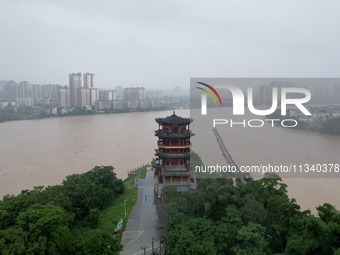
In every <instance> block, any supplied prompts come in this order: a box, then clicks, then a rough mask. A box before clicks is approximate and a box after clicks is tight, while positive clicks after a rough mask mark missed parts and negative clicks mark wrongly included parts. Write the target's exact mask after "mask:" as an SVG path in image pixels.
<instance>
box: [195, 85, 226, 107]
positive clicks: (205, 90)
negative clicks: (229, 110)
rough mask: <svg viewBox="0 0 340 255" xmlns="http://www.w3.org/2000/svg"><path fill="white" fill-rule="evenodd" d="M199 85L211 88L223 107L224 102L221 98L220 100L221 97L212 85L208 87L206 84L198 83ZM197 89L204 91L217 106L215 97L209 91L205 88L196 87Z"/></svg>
mask: <svg viewBox="0 0 340 255" xmlns="http://www.w3.org/2000/svg"><path fill="white" fill-rule="evenodd" d="M197 83H198V84H201V85H203V86H206V87H207V88H209V89H210V90H211V91H212V92H214V93H215V95H216V96H217V98H218V100H219V101H220V104H221V106H222V100H221V98H220V95H219V94H218V93H217V91H216V90H215V89H214V88H213V87H212V86H210V85H208V84H206V83H203V82H197ZM196 88H198V89H200V90H203V91H204V92H206V93H207V94H208V95H209V96H210V97H211V98H212V100H214V103H215V105H217V103H216V100H215V98H214V96H213V95H212V94H211V92H210V91H209V90H207V89H204V88H201V87H196Z"/></svg>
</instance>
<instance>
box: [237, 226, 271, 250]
mask: <svg viewBox="0 0 340 255" xmlns="http://www.w3.org/2000/svg"><path fill="white" fill-rule="evenodd" d="M236 238H237V240H238V244H237V245H236V246H234V247H232V248H231V250H232V251H233V252H234V253H235V254H237V255H243V254H244V255H248V254H254V255H255V254H256V255H262V254H263V255H265V254H267V252H266V248H267V246H268V242H267V241H266V238H265V228H264V227H262V226H261V225H259V224H256V223H253V222H249V223H248V225H247V226H243V227H242V228H241V229H240V230H238V231H237V237H236Z"/></svg>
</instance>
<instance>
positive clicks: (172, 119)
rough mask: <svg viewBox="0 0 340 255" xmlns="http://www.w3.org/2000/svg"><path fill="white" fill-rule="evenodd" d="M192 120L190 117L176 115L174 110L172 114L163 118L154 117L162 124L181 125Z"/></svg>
mask: <svg viewBox="0 0 340 255" xmlns="http://www.w3.org/2000/svg"><path fill="white" fill-rule="evenodd" d="M192 121H193V119H191V118H183V117H180V116H177V115H176V113H175V111H174V112H173V114H172V115H170V116H168V117H165V118H156V122H157V123H159V124H162V125H174V126H175V125H181V124H189V123H191V122H192Z"/></svg>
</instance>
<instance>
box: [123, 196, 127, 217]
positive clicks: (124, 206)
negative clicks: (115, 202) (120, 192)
mask: <svg viewBox="0 0 340 255" xmlns="http://www.w3.org/2000/svg"><path fill="white" fill-rule="evenodd" d="M126 201H127V200H124V209H125V218H126Z"/></svg>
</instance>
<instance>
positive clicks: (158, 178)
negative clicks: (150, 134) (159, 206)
mask: <svg viewBox="0 0 340 255" xmlns="http://www.w3.org/2000/svg"><path fill="white" fill-rule="evenodd" d="M156 122H157V123H158V130H156V131H155V135H156V136H158V142H157V145H158V149H156V150H155V151H156V153H155V156H157V158H156V159H155V160H154V170H155V179H154V183H155V192H156V194H158V196H159V197H160V196H161V195H162V193H163V191H164V187H165V186H176V187H177V190H178V191H179V192H182V191H187V190H191V189H194V187H195V182H196V181H195V178H194V175H193V171H192V169H191V164H190V149H191V143H190V137H191V136H192V135H193V134H192V132H191V131H190V129H189V126H190V123H191V122H192V119H190V118H182V117H179V116H177V115H176V114H175V112H174V113H173V114H172V115H171V116H168V117H166V118H156Z"/></svg>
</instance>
